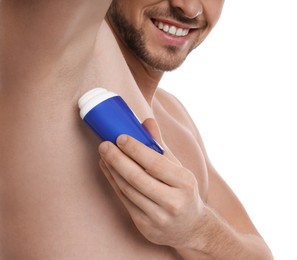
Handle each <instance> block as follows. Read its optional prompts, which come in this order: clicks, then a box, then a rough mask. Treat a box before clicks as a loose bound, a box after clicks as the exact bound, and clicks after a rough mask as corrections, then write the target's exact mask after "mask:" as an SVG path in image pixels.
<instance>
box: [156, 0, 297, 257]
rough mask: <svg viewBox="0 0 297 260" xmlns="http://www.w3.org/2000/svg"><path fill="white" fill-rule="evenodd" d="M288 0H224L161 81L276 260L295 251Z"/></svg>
mask: <svg viewBox="0 0 297 260" xmlns="http://www.w3.org/2000/svg"><path fill="white" fill-rule="evenodd" d="M295 2H296V0H282V1H279V0H278V1H276V0H249V1H246V0H226V2H225V6H224V9H223V13H222V16H221V19H220V20H219V22H218V24H217V26H216V27H215V29H214V30H213V31H212V32H211V34H210V35H209V37H208V38H207V39H206V40H205V41H204V43H202V45H201V46H200V47H198V48H197V49H196V50H195V51H194V52H193V53H192V54H190V56H189V57H188V59H187V61H186V62H185V63H184V64H183V65H182V66H181V67H180V68H179V69H178V70H176V71H174V72H170V73H167V74H166V75H165V77H164V78H163V80H162V82H161V85H160V86H162V87H163V88H165V89H166V90H168V91H169V92H171V93H173V94H174V95H176V96H177V97H178V98H179V99H180V100H181V101H182V102H183V104H184V105H185V106H186V108H187V109H188V111H189V113H190V114H191V116H192V117H193V119H194V121H195V123H196V124H197V126H198V129H199V130H200V133H201V135H202V137H203V139H204V143H205V145H206V149H207V151H208V154H209V156H210V158H211V160H212V162H213V164H214V166H215V167H216V168H217V170H218V171H219V173H220V174H221V175H222V176H223V178H224V179H225V180H226V181H227V182H228V184H229V185H230V186H231V188H232V189H233V190H234V191H235V193H236V194H237V195H238V197H239V198H240V200H241V201H242V203H243V204H244V206H245V208H246V209H247V211H248V213H249V215H250V217H251V218H252V220H253V222H254V223H255V225H256V227H257V228H258V230H259V231H260V233H261V234H262V236H263V237H264V239H265V240H266V241H267V243H268V244H269V247H270V248H271V250H272V252H273V254H274V257H275V260H296V259H297V238H296V237H297V224H296V220H297V213H296V209H297V206H296V204H297V203H296V201H297V188H296V186H297V182H296V176H297V124H296V121H297V94H296V88H297V71H296V70H297V64H296V63H297V39H296V35H297V28H296V27H297V15H296V12H297V9H296V3H295Z"/></svg>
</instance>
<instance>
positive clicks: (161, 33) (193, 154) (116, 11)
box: [99, 0, 272, 259]
mask: <svg viewBox="0 0 297 260" xmlns="http://www.w3.org/2000/svg"><path fill="white" fill-rule="evenodd" d="M222 6H223V0H213V1H207V0H193V1H181V0H175V1H174V0H172V1H155V0H151V1H147V0H129V1H127V0H114V1H113V2H112V4H111V7H110V9H109V11H108V15H107V20H108V22H109V24H110V26H111V28H112V30H113V32H114V34H115V36H116V38H117V40H118V43H119V46H120V48H121V50H122V53H123V54H124V57H125V60H126V61H127V63H128V66H129V68H130V70H131V72H132V74H133V76H134V79H135V81H136V82H137V85H138V87H139V89H140V90H141V92H142V94H143V96H144V97H145V99H146V101H147V103H148V104H150V106H151V108H152V111H153V113H154V116H155V119H156V121H157V124H158V126H159V130H158V128H157V126H156V125H155V122H154V121H146V122H145V125H146V126H147V127H148V128H149V129H150V130H151V132H152V133H153V135H154V136H155V138H156V139H157V140H158V141H159V142H160V143H162V144H163V145H164V146H165V147H166V149H165V150H166V153H165V155H164V156H162V155H160V154H158V153H156V152H154V151H152V150H150V149H149V148H147V147H145V146H144V145H142V144H140V143H139V142H137V141H135V140H134V139H133V138H131V137H128V136H125V135H123V136H120V137H119V138H118V143H117V146H118V147H116V146H115V145H113V144H111V143H109V142H103V143H102V144H101V145H100V147H99V152H100V155H101V160H100V165H101V168H102V170H103V172H104V173H105V175H106V177H107V179H108V180H109V182H110V183H111V185H112V187H113V188H114V190H115V192H116V193H117V195H118V197H119V199H120V200H121V201H122V203H123V204H124V206H125V207H126V209H127V211H128V212H129V214H130V216H131V218H132V220H133V222H134V224H135V225H136V227H137V228H138V230H139V231H140V233H141V234H142V235H143V236H144V237H145V238H146V239H147V240H149V241H150V242H152V243H154V244H156V245H165V246H170V247H172V248H174V249H176V251H177V252H178V254H179V255H180V256H181V257H182V258H184V259H271V258H272V256H271V254H270V252H269V250H268V248H267V246H266V244H265V243H264V241H263V240H262V238H261V237H260V235H259V233H258V232H257V230H256V228H255V227H254V225H253V224H252V222H251V221H250V219H249V217H248V215H247V214H246V212H245V210H244V209H243V207H242V205H241V204H240V202H239V201H238V199H237V198H236V196H235V195H234V194H233V193H232V191H231V190H230V189H229V187H228V186H227V185H226V184H225V183H224V181H223V180H222V179H221V178H220V177H219V175H218V174H217V172H216V170H215V169H214V167H213V166H212V164H211V163H210V161H209V159H208V157H207V154H206V151H205V148H204V146H203V143H202V140H201V137H200V135H199V133H198V131H197V129H196V127H195V126H194V124H193V122H192V120H191V119H190V118H189V115H188V114H187V112H186V111H185V109H184V108H183V107H182V105H181V104H180V103H179V102H178V101H177V100H176V99H175V98H174V97H172V96H171V95H170V94H168V93H166V92H165V91H163V90H161V89H158V83H159V81H160V79H161V77H162V75H163V73H164V71H167V70H172V69H175V68H177V67H178V66H179V65H180V64H181V63H182V62H183V61H184V59H185V58H186V56H187V55H188V53H190V52H191V50H193V49H194V48H196V47H197V46H198V45H199V44H200V43H201V42H202V41H203V40H204V39H205V37H206V36H207V34H208V33H209V32H210V31H211V29H212V28H213V26H214V25H215V24H216V22H217V19H218V18H219V15H220V12H221V9H222ZM160 259H161V258H160Z"/></svg>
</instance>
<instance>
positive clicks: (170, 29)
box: [155, 21, 189, 36]
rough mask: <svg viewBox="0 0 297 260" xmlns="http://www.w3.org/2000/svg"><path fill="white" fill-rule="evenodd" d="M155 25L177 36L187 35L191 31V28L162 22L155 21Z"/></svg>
mask: <svg viewBox="0 0 297 260" xmlns="http://www.w3.org/2000/svg"><path fill="white" fill-rule="evenodd" d="M155 25H156V26H157V27H158V28H159V29H160V30H162V31H164V32H166V33H169V34H171V35H175V36H186V35H188V33H189V29H183V28H176V27H175V26H173V25H168V24H164V23H162V22H158V21H155Z"/></svg>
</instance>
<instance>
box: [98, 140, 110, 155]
mask: <svg viewBox="0 0 297 260" xmlns="http://www.w3.org/2000/svg"><path fill="white" fill-rule="evenodd" d="M107 151H108V143H107V142H103V143H101V144H100V145H99V153H100V154H105V153H107Z"/></svg>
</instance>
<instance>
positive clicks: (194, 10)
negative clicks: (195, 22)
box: [170, 0, 203, 19]
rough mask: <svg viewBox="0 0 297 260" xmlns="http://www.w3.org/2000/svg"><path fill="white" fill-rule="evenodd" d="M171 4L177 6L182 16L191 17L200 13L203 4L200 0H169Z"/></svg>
mask: <svg viewBox="0 0 297 260" xmlns="http://www.w3.org/2000/svg"><path fill="white" fill-rule="evenodd" d="M170 2H171V6H172V7H174V8H178V9H179V10H180V11H181V12H182V13H183V14H184V16H186V17H187V18H190V19H193V18H196V17H197V16H198V15H200V14H202V12H203V6H202V4H201V0H171V1H170Z"/></svg>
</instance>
